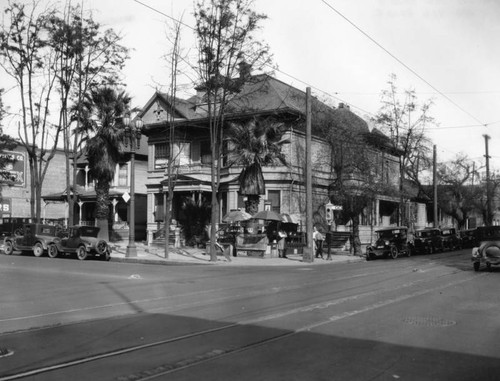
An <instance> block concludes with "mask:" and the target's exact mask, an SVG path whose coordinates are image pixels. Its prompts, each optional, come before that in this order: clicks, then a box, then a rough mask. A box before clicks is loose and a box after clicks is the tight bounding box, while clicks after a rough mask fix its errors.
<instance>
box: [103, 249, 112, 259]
mask: <svg viewBox="0 0 500 381" xmlns="http://www.w3.org/2000/svg"><path fill="white" fill-rule="evenodd" d="M101 259H102V260H103V261H109V260H110V259H111V254H110V253H109V250H106V251H105V252H104V254H101Z"/></svg>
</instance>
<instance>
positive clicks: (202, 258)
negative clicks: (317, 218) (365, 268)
mask: <svg viewBox="0 0 500 381" xmlns="http://www.w3.org/2000/svg"><path fill="white" fill-rule="evenodd" d="M110 246H111V248H112V252H111V261H113V262H127V263H148V264H156V265H209V266H214V265H217V266H221V265H222V266H317V265H330V264H335V263H347V262H358V261H364V260H365V259H364V257H357V256H353V255H352V254H349V253H348V252H345V251H342V252H339V251H335V252H332V260H330V261H327V260H326V253H325V254H324V258H325V259H321V258H314V262H312V263H307V262H303V261H302V255H300V254H291V255H288V256H287V258H253V257H247V256H241V257H231V262H228V261H226V258H225V257H224V256H223V255H218V256H217V262H211V261H210V255H208V254H206V249H201V248H195V247H190V246H186V247H182V248H174V247H172V246H170V249H169V252H168V258H164V257H163V256H164V255H165V250H164V248H163V247H158V246H147V245H145V244H143V243H139V242H137V243H136V247H137V256H136V257H126V255H125V253H126V249H127V242H119V243H112V244H111V245H110Z"/></svg>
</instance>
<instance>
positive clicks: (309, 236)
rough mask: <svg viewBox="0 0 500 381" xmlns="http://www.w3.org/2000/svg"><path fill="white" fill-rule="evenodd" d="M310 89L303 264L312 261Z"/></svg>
mask: <svg viewBox="0 0 500 381" xmlns="http://www.w3.org/2000/svg"><path fill="white" fill-rule="evenodd" d="M311 125H312V123H311V88H310V87H307V88H306V229H307V250H305V252H304V262H313V261H314V242H313V210H312V208H313V203H312V163H311V157H312V155H311V147H312V138H311Z"/></svg>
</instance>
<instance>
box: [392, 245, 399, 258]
mask: <svg viewBox="0 0 500 381" xmlns="http://www.w3.org/2000/svg"><path fill="white" fill-rule="evenodd" d="M398 255H399V251H398V248H397V247H396V246H393V247H391V258H392V259H396V258H397V257H398Z"/></svg>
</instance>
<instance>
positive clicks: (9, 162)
mask: <svg viewBox="0 0 500 381" xmlns="http://www.w3.org/2000/svg"><path fill="white" fill-rule="evenodd" d="M0 159H1V160H2V161H4V160H5V161H6V163H5V164H4V165H3V167H2V168H0V179H1V180H3V181H7V182H9V183H12V185H13V186H17V187H24V186H25V174H26V154H25V153H22V152H15V151H3V152H0Z"/></svg>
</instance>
